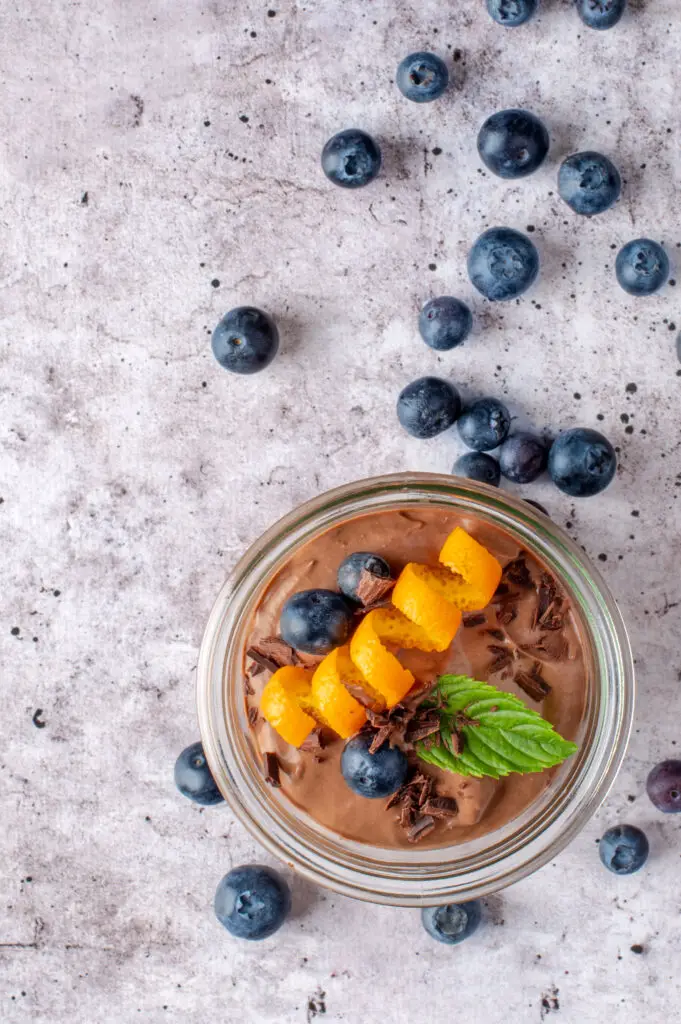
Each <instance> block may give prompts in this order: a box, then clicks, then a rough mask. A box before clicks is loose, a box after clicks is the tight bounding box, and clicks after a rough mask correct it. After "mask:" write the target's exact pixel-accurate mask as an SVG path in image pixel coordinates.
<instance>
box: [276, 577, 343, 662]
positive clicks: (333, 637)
mask: <svg viewBox="0 0 681 1024" xmlns="http://www.w3.org/2000/svg"><path fill="white" fill-rule="evenodd" d="M351 623H352V611H351V610H350V607H349V605H348V603H347V601H346V600H345V598H344V597H341V595H340V594H337V593H336V592H335V591H334V590H301V591H299V592H298V593H297V594H294V595H293V596H292V597H289V599H288V601H287V602H286V604H285V605H284V607H283V608H282V610H281V618H280V620H279V631H280V633H281V636H282V639H284V640H285V641H286V643H287V644H290V645H291V647H293V648H295V649H296V650H297V651H305V653H306V654H328V653H329V651H332V650H333V649H334V647H340V646H341V644H344V643H345V641H346V640H347V638H348V637H349V635H350V626H351Z"/></svg>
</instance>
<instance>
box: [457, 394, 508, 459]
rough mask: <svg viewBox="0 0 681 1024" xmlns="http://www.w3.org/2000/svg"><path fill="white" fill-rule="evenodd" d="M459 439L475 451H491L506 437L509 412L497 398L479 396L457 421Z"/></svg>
mask: <svg viewBox="0 0 681 1024" xmlns="http://www.w3.org/2000/svg"><path fill="white" fill-rule="evenodd" d="M456 426H457V429H458V431H459V435H460V437H461V440H462V441H463V443H464V444H465V445H467V447H468V448H472V449H473V450H474V451H477V452H491V451H492V450H493V449H494V448H498V447H499V445H500V444H503V443H504V441H505V440H506V438H507V437H508V432H509V430H510V429H511V414H510V413H509V411H508V409H507V408H506V406H505V405H504V403H503V402H500V401H499V399H498V398H479V399H478V400H477V402H473V404H472V405H469V406H468V408H467V409H465V410H464V411H463V412H462V413H461V415H460V416H459V419H458V421H457V424H456Z"/></svg>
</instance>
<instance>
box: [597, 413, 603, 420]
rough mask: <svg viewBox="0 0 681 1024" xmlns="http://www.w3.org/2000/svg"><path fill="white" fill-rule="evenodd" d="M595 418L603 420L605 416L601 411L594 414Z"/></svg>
mask: <svg viewBox="0 0 681 1024" xmlns="http://www.w3.org/2000/svg"><path fill="white" fill-rule="evenodd" d="M596 419H597V420H601V421H603V420H604V419H605V416H604V415H603V413H602V412H599V413H598V415H597V416H596Z"/></svg>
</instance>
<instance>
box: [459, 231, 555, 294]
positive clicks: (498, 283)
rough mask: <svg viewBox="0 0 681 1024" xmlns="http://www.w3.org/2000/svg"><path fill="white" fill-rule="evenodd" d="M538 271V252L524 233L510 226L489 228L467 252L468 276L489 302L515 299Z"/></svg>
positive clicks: (530, 282) (528, 285) (525, 288)
mask: <svg viewBox="0 0 681 1024" xmlns="http://www.w3.org/2000/svg"><path fill="white" fill-rule="evenodd" d="M538 274H539V253H538V252H537V250H536V248H535V246H534V244H533V243H532V242H531V241H530V239H529V238H528V237H527V235H523V234H522V232H520V231H514V230H513V228H489V230H487V231H485V232H483V234H482V235H480V237H479V238H478V239H477V241H476V242H475V243H474V245H473V247H472V248H471V251H470V252H469V254H468V276H469V277H470V279H471V281H472V283H473V284H474V285H475V287H476V288H477V289H478V291H479V292H480V293H481V294H482V295H484V296H485V298H486V299H490V301H492V302H507V301H509V300H510V299H516V298H517V297H518V296H519V295H522V294H523V292H526V291H527V289H528V288H529V287H530V286H531V285H532V284H533V283H534V282H535V281H536V279H537V275H538Z"/></svg>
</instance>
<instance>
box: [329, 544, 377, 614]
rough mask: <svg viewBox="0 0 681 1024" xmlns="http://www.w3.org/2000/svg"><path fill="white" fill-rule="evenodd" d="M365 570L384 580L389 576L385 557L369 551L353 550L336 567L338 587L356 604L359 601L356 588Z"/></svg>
mask: <svg viewBox="0 0 681 1024" xmlns="http://www.w3.org/2000/svg"><path fill="white" fill-rule="evenodd" d="M365 570H366V572H370V573H371V574H372V576H378V577H380V578H381V579H384V580H387V579H389V578H390V566H389V565H388V563H387V562H386V560H385V558H381V556H380V555H374V554H372V553H371V552H370V551H354V552H353V553H352V554H351V555H348V556H347V558H344V559H343V561H342V562H341V564H340V565H339V567H338V577H337V579H338V589H339V590H340V591H341V593H342V594H343V595H344V596H345V597H347V599H348V600H349V601H354V602H356V603H357V604H360V603H361V601H360V598H359V597H358V596H357V588H358V586H359V581H360V579H361V578H362V573H363V572H364V571H365Z"/></svg>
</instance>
